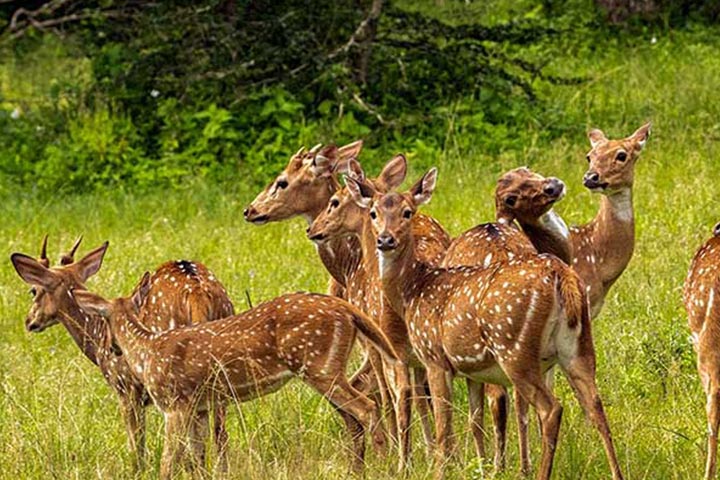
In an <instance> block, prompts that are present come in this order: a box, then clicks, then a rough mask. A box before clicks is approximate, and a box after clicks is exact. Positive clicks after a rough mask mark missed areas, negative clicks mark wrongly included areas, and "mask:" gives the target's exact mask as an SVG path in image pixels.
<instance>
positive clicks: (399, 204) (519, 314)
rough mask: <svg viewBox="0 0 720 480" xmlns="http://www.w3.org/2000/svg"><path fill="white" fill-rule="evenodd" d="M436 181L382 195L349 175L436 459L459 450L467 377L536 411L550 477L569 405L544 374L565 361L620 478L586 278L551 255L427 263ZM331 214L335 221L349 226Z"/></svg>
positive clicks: (545, 473) (544, 474) (544, 470)
mask: <svg viewBox="0 0 720 480" xmlns="http://www.w3.org/2000/svg"><path fill="white" fill-rule="evenodd" d="M436 178H437V171H436V170H435V169H432V170H430V171H429V172H427V173H426V174H425V175H424V176H423V177H422V178H421V179H420V180H419V181H418V182H417V183H415V184H414V185H413V186H412V187H411V188H410V190H409V191H407V192H405V193H396V192H391V193H381V192H378V191H377V190H376V189H375V187H374V185H373V184H372V183H370V182H367V181H358V180H356V179H354V178H352V177H348V183H347V187H348V190H349V192H350V195H351V196H352V198H353V200H354V201H355V202H356V204H357V205H358V206H360V207H361V208H362V209H364V211H365V212H367V213H366V214H365V215H364V216H363V218H362V219H360V220H359V221H360V222H362V224H363V227H362V231H363V233H362V235H361V237H360V243H361V245H362V248H363V252H364V253H367V254H373V253H375V252H377V255H378V260H379V262H378V263H379V271H380V278H381V281H382V287H383V291H384V293H385V298H386V299H387V301H388V302H389V304H390V306H391V307H392V308H393V309H394V310H395V311H396V312H397V313H398V314H399V315H400V316H401V317H402V318H403V319H404V320H405V322H406V324H407V327H408V328H407V329H408V332H409V338H410V343H411V345H412V347H413V350H414V353H415V355H417V356H418V358H419V359H420V361H421V362H422V363H423V364H424V365H425V367H426V369H427V374H428V379H429V382H430V389H431V394H432V401H433V406H434V415H435V426H436V428H435V432H436V439H437V440H436V441H437V445H438V447H439V448H438V454H439V460H441V461H444V460H446V459H447V458H448V456H449V455H450V453H451V452H452V450H453V446H452V445H453V434H452V406H451V402H452V377H453V376H454V375H455V374H460V375H463V376H465V377H467V378H471V379H472V380H474V381H476V382H491V383H499V384H502V385H514V386H515V388H516V389H517V391H518V393H519V394H520V395H522V396H523V397H524V398H525V399H526V400H527V401H528V402H529V403H530V404H532V405H533V406H534V407H535V409H536V410H537V412H538V414H539V416H540V419H541V423H542V436H543V449H542V460H541V464H540V468H539V469H538V473H537V478H539V479H547V478H549V477H550V474H551V471H552V463H553V458H554V452H555V446H556V443H557V437H558V432H559V428H560V418H561V412H562V407H561V406H560V404H559V403H558V401H557V400H556V399H555V397H554V396H553V395H552V392H551V391H550V390H549V389H548V387H547V386H546V385H545V383H544V382H543V372H544V371H546V370H547V369H549V368H550V367H551V366H552V365H553V364H554V363H558V364H559V365H560V367H561V368H562V370H563V372H564V373H565V375H566V376H567V378H568V381H569V382H570V385H571V386H572V387H573V390H574V391H575V393H576V395H577V397H578V400H579V402H580V404H581V406H582V407H583V409H584V410H585V412H586V414H587V415H588V416H589V417H590V419H591V420H592V421H593V423H594V424H595V426H596V428H597V429H598V431H599V433H600V435H601V437H602V440H603V444H604V448H605V452H606V455H607V458H608V462H609V464H610V468H611V470H612V475H613V478H615V479H621V478H622V473H621V471H620V466H619V464H618V461H617V458H616V454H615V449H614V446H613V442H612V437H611V434H610V428H609V426H608V423H607V419H606V416H605V412H604V409H603V406H602V401H601V399H600V396H599V394H598V392H597V386H596V384H595V353H594V347H593V341H592V333H591V327H590V317H589V312H588V306H587V298H586V294H585V291H584V286H583V283H582V280H581V279H580V278H579V277H578V276H577V275H576V274H575V273H574V272H573V271H572V269H571V268H570V267H568V266H567V265H565V264H564V263H563V262H562V261H560V260H559V259H557V258H556V257H554V256H551V255H538V256H536V257H532V258H520V259H513V260H510V261H509V262H507V263H499V264H497V265H496V266H494V267H492V268H483V267H456V268H440V267H435V266H432V265H428V264H427V263H425V262H423V261H422V260H421V259H419V258H418V255H417V253H416V251H415V247H414V241H415V238H414V235H413V232H412V228H411V223H412V218H413V216H414V215H415V213H416V211H417V207H418V206H419V205H421V204H423V203H427V202H428V201H429V200H430V198H431V196H432V193H433V190H434V188H435V183H436ZM328 217H329V218H328V220H327V222H328V224H330V223H332V222H344V221H347V220H341V219H337V218H332V216H331V215H328ZM353 221H355V222H357V221H358V219H354V220H353ZM316 233H318V232H316ZM441 468H442V465H441Z"/></svg>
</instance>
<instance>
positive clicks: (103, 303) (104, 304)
mask: <svg viewBox="0 0 720 480" xmlns="http://www.w3.org/2000/svg"><path fill="white" fill-rule="evenodd" d="M73 297H75V301H76V302H77V303H78V305H80V307H81V308H82V309H83V310H86V311H88V312H90V313H93V314H95V315H100V316H101V317H104V318H108V317H109V316H110V314H111V312H112V306H113V304H112V302H110V301H108V300H105V299H104V298H103V297H101V296H100V295H96V294H94V293H92V292H88V291H87V290H74V291H73Z"/></svg>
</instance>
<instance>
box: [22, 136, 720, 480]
mask: <svg viewBox="0 0 720 480" xmlns="http://www.w3.org/2000/svg"><path fill="white" fill-rule="evenodd" d="M649 134H650V124H649V123H648V124H646V125H644V126H642V127H640V128H639V129H638V130H637V131H636V132H635V133H633V134H632V135H630V136H629V137H627V138H623V139H621V140H609V139H607V138H606V137H605V135H604V134H603V133H602V132H601V131H600V130H592V131H590V133H589V139H590V144H591V150H590V152H589V153H588V155H587V162H588V169H587V172H586V173H585V175H584V178H583V184H584V186H585V187H586V188H588V189H590V190H591V191H593V192H597V193H600V194H601V195H600V208H599V211H598V213H597V215H596V216H595V218H594V219H593V220H592V221H591V222H589V223H587V224H585V225H581V226H576V227H570V228H568V227H567V226H566V224H565V222H564V221H563V219H562V218H561V217H560V216H559V215H558V214H557V213H556V212H555V210H554V209H553V207H554V206H555V204H556V203H557V202H558V201H560V200H562V198H563V197H564V196H565V184H564V183H563V182H562V181H561V180H559V179H557V178H554V177H543V176H542V175H540V174H538V173H535V172H533V171H531V170H529V169H528V168H517V169H514V170H511V171H509V172H507V173H505V174H504V175H502V176H501V177H500V179H499V180H498V182H497V186H496V190H495V207H496V221H495V222H492V223H483V224H480V225H477V226H476V227H474V228H471V229H470V230H468V231H466V232H464V233H462V234H460V235H458V236H457V237H455V238H452V237H451V236H450V235H449V234H448V233H447V232H446V231H445V230H444V228H443V227H442V226H441V224H440V223H439V222H438V221H437V220H435V219H434V218H432V217H430V216H427V215H424V214H422V213H420V211H419V209H420V207H421V206H422V205H424V204H426V203H428V202H429V201H430V199H431V198H432V196H433V195H434V193H435V188H436V183H437V175H438V172H437V170H436V169H434V168H433V169H431V170H429V171H427V172H426V173H425V174H424V175H423V176H422V177H421V178H419V179H418V180H417V181H416V182H415V183H414V184H412V186H411V187H410V188H409V189H407V190H402V191H401V190H398V189H399V187H400V185H401V184H402V183H403V182H404V181H405V177H406V173H407V167H408V165H407V161H406V159H405V157H404V156H402V155H398V156H396V157H394V158H393V159H391V160H390V161H389V162H388V163H387V164H386V165H385V167H384V168H383V169H382V171H381V172H380V173H379V175H378V176H377V177H375V178H370V177H369V176H367V175H366V173H365V172H364V170H363V168H362V166H361V165H360V163H359V162H358V158H359V156H360V153H361V150H362V146H363V144H362V141H357V142H354V143H351V144H349V145H346V146H344V147H340V148H338V147H336V146H334V145H330V146H325V147H322V146H316V147H315V148H313V149H310V150H305V149H300V151H298V152H297V153H296V154H295V155H293V156H292V158H291V159H290V162H289V163H288V165H287V167H286V168H285V169H284V170H283V171H282V172H281V173H280V174H279V175H278V176H277V178H276V179H275V180H274V181H273V182H272V183H271V184H270V185H268V186H267V187H266V188H265V189H264V190H263V191H262V192H261V193H260V194H259V195H258V196H257V197H256V198H255V200H254V201H253V202H252V203H251V204H250V205H249V206H248V207H247V208H246V209H245V211H244V217H245V219H246V220H247V221H248V222H251V223H254V224H258V225H260V224H263V223H267V222H277V221H281V220H286V219H290V218H293V217H296V216H302V217H304V218H305V219H306V220H307V222H308V224H309V227H308V229H307V237H308V238H309V239H310V240H311V241H312V242H314V243H315V245H316V247H317V252H318V254H319V255H320V259H321V261H322V263H323V265H324V266H325V267H326V269H327V271H328V272H329V273H330V278H331V283H330V292H329V294H328V295H322V294H315V293H294V294H287V295H283V296H280V297H278V298H275V299H273V300H270V301H267V302H265V303H262V304H260V305H258V306H256V307H254V308H251V309H250V310H247V311H245V312H243V313H241V314H236V313H235V311H234V307H233V303H232V301H231V300H230V298H229V297H228V294H227V292H226V291H225V288H224V287H223V285H222V284H221V283H220V281H219V280H218V279H217V278H216V277H215V276H214V275H213V274H212V273H211V272H210V271H209V270H208V269H207V268H206V267H205V266H204V265H203V264H201V263H198V262H192V261H185V260H180V261H171V262H167V263H165V264H163V265H161V266H160V267H159V268H158V269H157V270H156V271H155V273H153V274H152V275H150V274H149V273H147V272H146V273H145V274H144V275H143V276H142V279H141V280H140V281H139V283H138V285H137V287H136V288H135V290H134V291H133V292H132V293H131V294H130V295H129V296H128V297H123V298H117V299H112V300H108V299H105V298H103V297H102V296H100V295H98V294H96V293H93V292H90V291H89V290H88V289H87V288H86V286H85V283H86V282H87V280H88V279H89V278H90V277H91V276H93V275H95V274H96V273H97V272H98V271H99V270H100V267H101V265H102V261H103V257H104V255H105V253H106V251H107V248H108V243H107V242H106V243H104V244H103V245H101V246H100V247H98V248H96V249H94V250H92V251H91V252H89V253H88V254H86V255H85V256H84V257H82V258H81V259H79V260H76V259H75V257H76V254H77V250H78V248H79V244H80V240H81V239H78V241H77V242H75V244H74V245H73V246H72V248H71V250H70V251H69V253H67V254H64V255H62V257H61V260H60V262H59V264H58V265H55V266H52V265H51V262H50V260H49V257H48V255H47V240H48V239H47V236H46V237H45V239H44V240H43V242H42V248H41V253H40V256H39V258H34V257H31V256H28V255H24V254H20V253H15V254H13V255H12V256H11V260H12V264H13V265H14V267H15V269H16V271H17V273H18V274H19V275H20V277H21V278H22V279H23V280H24V281H25V282H26V283H27V284H29V285H30V286H31V287H32V289H31V292H32V295H33V304H32V306H31V308H30V313H29V314H28V316H27V320H26V328H27V330H28V331H30V332H40V331H43V330H44V329H46V328H48V327H50V326H52V325H54V324H56V323H61V324H62V325H64V327H65V328H66V329H67V331H68V332H69V333H70V336H71V337H72V338H73V340H74V341H75V343H76V344H77V345H78V347H80V349H81V350H82V352H83V353H84V354H85V356H86V357H87V358H88V359H89V360H90V361H91V362H93V363H94V364H96V365H97V366H98V367H99V368H100V371H101V372H102V374H103V376H104V377H105V379H106V381H107V382H108V384H109V385H110V386H111V387H112V389H114V390H115V392H116V393H117V396H118V398H119V400H120V404H121V411H122V415H123V417H124V421H125V425H126V429H127V434H128V444H129V448H130V450H131V452H132V454H133V458H134V460H135V468H136V469H138V470H140V469H142V468H143V467H144V465H145V463H146V460H145V441H144V440H145V415H144V407H145V406H147V405H148V404H149V403H151V402H152V403H153V404H154V405H155V406H156V407H157V408H158V409H159V410H160V411H161V412H162V414H163V417H164V425H165V435H164V444H163V452H162V459H161V465H160V477H161V478H163V479H167V478H171V477H172V476H173V471H174V468H175V467H176V466H177V465H178V464H181V465H183V466H185V467H186V468H188V469H189V470H190V471H191V473H193V474H194V475H201V474H203V473H207V472H208V470H206V469H207V468H209V467H208V466H207V463H208V457H207V452H206V448H207V446H208V444H209V443H210V444H212V446H213V448H214V450H215V455H214V457H215V458H216V462H215V465H214V467H213V468H214V469H216V470H217V471H218V472H219V473H220V474H222V473H223V472H225V471H227V468H228V467H227V446H228V435H227V433H226V430H225V413H226V409H227V407H228V404H229V403H230V402H238V403H239V402H244V401H247V400H251V399H254V398H257V397H259V396H262V395H265V394H268V393H271V392H274V391H276V390H278V389H280V388H281V387H282V386H284V385H285V384H286V383H288V381H289V380H291V379H292V378H294V377H297V378H299V379H300V380H302V381H303V382H305V383H306V384H307V385H309V386H310V387H312V388H313V389H315V390H316V391H317V392H318V393H319V394H321V395H322V396H324V397H325V398H326V399H327V400H328V401H329V402H330V403H331V404H332V406H333V408H334V410H335V411H337V413H338V415H339V417H340V418H341V420H342V422H343V424H344V426H345V428H346V430H347V433H348V437H349V441H350V445H351V446H350V450H349V451H351V452H352V453H351V459H350V462H349V463H351V464H352V467H353V469H355V470H358V471H359V470H362V468H363V465H364V455H365V436H366V435H365V434H366V433H369V434H370V436H371V438H372V443H373V445H374V446H375V447H376V448H377V449H378V451H380V452H383V453H387V452H388V451H389V449H391V448H392V449H394V450H396V452H397V470H398V473H400V474H402V473H403V472H406V471H407V469H408V467H409V464H410V458H411V444H412V442H411V438H410V433H411V430H412V428H411V425H412V424H411V418H412V410H413V409H414V410H416V412H417V415H418V416H419V419H420V422H419V424H420V427H421V432H422V437H423V439H424V444H425V448H426V449H427V451H428V452H429V453H431V454H432V455H434V457H435V460H436V462H435V465H436V474H437V475H438V476H442V475H443V472H444V470H445V468H446V467H447V465H448V464H449V463H450V462H451V461H452V458H453V452H454V451H455V443H457V436H456V434H455V433H453V424H454V423H453V413H454V412H455V410H454V408H453V405H454V401H453V379H454V378H455V377H457V376H461V377H463V378H464V379H465V382H466V384H467V392H468V402H467V403H468V409H469V427H470V428H469V429H470V431H471V433H472V439H473V441H474V445H475V451H476V453H477V455H478V456H479V457H481V458H484V457H485V456H486V453H487V449H486V446H485V438H486V436H487V435H486V429H485V425H484V410H485V397H486V396H487V397H488V405H489V407H490V411H491V417H492V421H493V430H494V435H493V438H494V450H493V464H494V468H495V470H496V471H500V470H503V469H504V468H506V453H505V451H506V437H507V425H508V412H509V411H510V410H511V409H510V406H509V403H510V401H509V399H510V394H509V392H508V389H509V388H512V389H513V397H514V412H515V415H516V418H517V422H516V423H517V430H518V442H519V457H520V458H519V460H520V467H519V468H520V471H521V472H522V474H523V475H529V474H530V473H531V470H532V468H531V459H530V449H529V437H530V435H529V431H528V430H529V426H530V423H531V422H530V420H529V406H532V407H533V408H534V410H535V412H536V415H537V418H538V420H539V424H540V435H541V440H542V453H541V458H540V459H539V465H538V467H537V468H536V477H537V478H538V479H547V478H550V475H551V472H552V466H553V457H554V454H555V450H556V447H557V442H558V434H559V430H560V423H561V417H562V406H561V405H560V403H559V402H558V400H557V398H556V397H555V396H554V395H553V383H554V382H553V379H554V370H553V369H554V367H555V366H557V367H559V369H560V370H561V371H562V373H563V374H564V376H565V377H566V378H567V381H568V383H569V385H570V387H571V388H572V390H573V391H574V393H575V396H576V397H577V400H578V402H579V404H580V406H581V407H582V409H583V411H584V412H585V414H586V415H587V417H588V419H589V420H590V421H591V422H592V424H593V425H594V427H595V428H596V429H597V431H598V433H599V435H600V438H601V440H602V445H603V448H604V451H605V455H606V457H607V461H608V464H609V471H610V473H611V475H612V478H614V479H621V478H623V475H622V472H621V468H620V463H619V461H618V459H617V455H616V450H615V447H614V445H613V439H612V435H611V431H610V426H609V423H608V419H607V417H606V414H605V410H604V408H603V402H602V400H601V397H600V394H599V392H598V389H597V385H596V380H595V372H596V360H595V350H594V345H593V338H592V323H593V321H594V319H595V318H596V317H597V315H598V314H599V313H600V312H601V310H602V306H603V302H604V299H605V297H606V296H607V294H608V292H609V290H610V288H611V287H612V285H613V284H614V283H615V281H616V280H617V279H618V278H619V277H620V275H621V274H622V273H623V271H624V270H625V268H626V267H627V265H628V263H629V262H630V259H631V257H632V255H633V247H634V240H635V239H634V234H635V227H634V212H633V199H632V190H633V175H634V167H635V163H636V161H637V160H638V157H639V155H640V152H641V150H642V149H643V147H644V145H645V143H646V141H647V139H648V137H649ZM343 178H344V182H343ZM718 267H720V226H718V227H716V229H715V232H714V236H713V238H711V239H710V240H709V241H708V242H707V243H706V244H705V245H704V246H703V247H702V248H701V249H700V250H699V251H698V253H697V255H696V256H695V258H694V259H693V261H692V265H691V268H690V272H689V274H688V277H687V280H686V283H685V289H684V302H685V306H686V309H687V312H688V316H689V324H690V328H691V330H692V340H693V344H694V346H695V349H696V351H697V359H698V371H699V373H700V377H701V381H702V385H703V388H704V391H705V393H706V395H707V416H708V429H709V431H708V447H707V466H706V472H705V477H706V478H713V477H714V475H715V470H716V449H717V436H718V429H719V428H720V353H718V352H720V350H718V349H717V347H716V346H717V345H718V343H719V342H720V272H719V271H718ZM716 297H718V298H716ZM356 337H357V338H358V340H359V342H358V345H359V347H360V348H361V350H362V352H363V354H364V355H363V362H362V363H361V366H360V367H359V368H358V369H357V371H356V372H355V373H354V374H352V375H350V376H348V374H347V367H348V362H349V360H350V359H351V352H352V350H353V347H354V344H355V339H356ZM211 427H212V428H211ZM209 438H212V442H208V440H209Z"/></svg>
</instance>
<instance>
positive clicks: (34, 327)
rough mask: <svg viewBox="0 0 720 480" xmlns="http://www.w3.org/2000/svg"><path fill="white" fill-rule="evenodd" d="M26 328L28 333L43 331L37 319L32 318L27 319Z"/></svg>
mask: <svg viewBox="0 0 720 480" xmlns="http://www.w3.org/2000/svg"><path fill="white" fill-rule="evenodd" d="M25 328H26V329H27V331H28V332H33V333H38V332H41V331H42V325H40V323H38V322H35V319H34V318H32V317H28V318H26V319H25Z"/></svg>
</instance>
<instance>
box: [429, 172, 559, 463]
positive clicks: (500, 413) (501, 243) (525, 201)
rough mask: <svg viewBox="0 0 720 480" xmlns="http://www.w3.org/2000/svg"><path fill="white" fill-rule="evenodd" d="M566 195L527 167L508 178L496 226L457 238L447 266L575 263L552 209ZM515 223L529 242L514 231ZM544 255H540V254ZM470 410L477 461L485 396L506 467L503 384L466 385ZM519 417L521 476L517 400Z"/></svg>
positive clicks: (523, 446) (522, 411)
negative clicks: (539, 260)
mask: <svg viewBox="0 0 720 480" xmlns="http://www.w3.org/2000/svg"><path fill="white" fill-rule="evenodd" d="M564 195H565V184H564V183H563V182H562V181H560V180H559V179H557V178H554V177H550V178H545V177H543V176H542V175H539V174H537V173H534V172H532V171H531V170H530V169H528V168H525V167H523V168H517V169H514V170H511V171H509V172H507V173H505V174H504V175H503V176H502V177H500V179H499V180H498V182H497V186H496V189H495V205H496V219H497V222H496V223H483V224H480V225H478V226H476V227H473V228H471V229H470V230H468V231H466V232H464V233H462V234H461V235H459V236H458V237H457V238H455V239H454V240H453V242H452V244H451V245H450V247H449V248H448V251H447V254H446V255H445V258H444V260H443V264H442V266H443V267H461V266H481V267H483V268H492V267H493V266H495V265H497V264H499V263H507V262H509V261H511V260H513V259H519V258H523V257H535V256H536V255H537V254H538V253H545V252H547V253H554V254H556V255H557V256H558V257H560V258H561V259H562V260H563V261H565V262H566V263H570V261H571V255H572V254H571V247H570V244H569V240H568V234H567V227H565V223H564V222H563V221H562V219H561V218H560V217H559V216H558V215H557V214H555V213H554V211H553V210H552V207H553V206H554V205H555V203H556V202H558V201H559V200H561V199H562V198H563V196H564ZM515 220H517V221H518V223H520V225H521V226H524V228H527V230H526V232H527V231H531V232H532V233H533V235H532V236H530V238H528V237H529V236H526V235H524V234H523V233H522V232H521V231H520V230H518V229H517V228H515V227H514V221H515ZM541 248H542V250H539V249H541ZM467 386H468V397H469V400H470V406H471V415H470V419H471V429H472V432H473V436H474V438H475V446H476V449H477V453H478V455H479V456H481V457H482V456H484V441H483V431H484V428H483V423H484V420H483V417H484V403H485V402H484V397H485V393H487V395H488V397H489V400H490V407H491V412H492V416H493V424H494V425H495V457H494V465H495V468H496V470H502V469H504V467H505V445H506V441H505V438H506V433H507V412H508V394H507V390H506V389H505V387H503V386H501V385H493V384H488V385H483V384H480V383H476V382H474V381H473V380H471V379H468V380H467ZM515 401H516V415H517V418H518V437H519V443H520V459H521V461H520V464H521V471H523V472H528V471H529V470H530V453H529V446H528V437H527V425H528V417H527V403H526V402H525V401H524V400H523V398H522V396H520V395H516V396H515Z"/></svg>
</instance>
